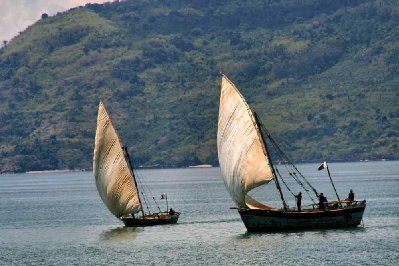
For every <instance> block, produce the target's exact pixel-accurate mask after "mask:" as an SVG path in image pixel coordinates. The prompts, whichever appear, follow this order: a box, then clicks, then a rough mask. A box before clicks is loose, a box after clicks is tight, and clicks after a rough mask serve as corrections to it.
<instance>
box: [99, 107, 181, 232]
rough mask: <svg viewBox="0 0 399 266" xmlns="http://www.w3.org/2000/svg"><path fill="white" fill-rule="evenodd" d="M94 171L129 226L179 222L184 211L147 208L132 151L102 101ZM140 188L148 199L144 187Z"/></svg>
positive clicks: (104, 194)
mask: <svg viewBox="0 0 399 266" xmlns="http://www.w3.org/2000/svg"><path fill="white" fill-rule="evenodd" d="M93 172H94V177H95V180H96V186H97V190H98V193H99V194H100V197H101V199H102V201H103V202H104V204H105V206H107V208H108V210H109V211H110V212H111V213H112V214H113V215H114V216H115V217H117V218H118V219H120V220H121V221H122V222H123V223H124V224H125V226H126V227H141V226H151V225H160V224H173V223H177V221H178V219H179V215H180V212H176V211H174V210H173V209H170V211H165V212H161V210H160V209H159V207H158V209H159V212H154V213H151V212H150V211H149V208H147V209H148V213H145V212H144V209H143V203H142V199H141V197H140V193H139V187H138V185H137V181H136V176H135V174H134V171H133V166H132V163H131V160H130V155H129V153H128V151H127V148H126V147H125V146H124V145H123V143H122V141H121V139H120V138H119V136H118V133H117V132H116V129H115V127H114V125H113V123H112V120H111V117H110V116H109V114H108V112H107V110H106V109H105V106H104V104H103V102H101V101H100V104H99V107H98V117H97V130H96V137H95V147H94V157H93ZM140 192H141V194H142V197H143V198H144V199H145V198H146V196H145V194H144V191H140ZM153 199H154V201H155V198H154V197H153ZM157 206H158V205H157ZM147 207H148V205H147ZM167 209H168V208H167ZM139 213H141V216H140V215H139ZM136 216H137V217H136Z"/></svg>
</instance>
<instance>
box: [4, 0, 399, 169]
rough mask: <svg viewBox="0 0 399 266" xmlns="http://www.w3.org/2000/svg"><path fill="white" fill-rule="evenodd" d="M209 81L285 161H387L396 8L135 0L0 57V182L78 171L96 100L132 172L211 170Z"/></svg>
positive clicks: (397, 69) (397, 136) (95, 11)
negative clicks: (230, 88)
mask: <svg viewBox="0 0 399 266" xmlns="http://www.w3.org/2000/svg"><path fill="white" fill-rule="evenodd" d="M188 2H189V3H188ZM220 72H223V73H225V74H226V75H227V76H228V77H229V78H230V79H231V80H232V81H233V82H235V84H236V85H237V87H238V88H240V90H241V92H242V94H243V95H244V96H245V97H246V98H247V100H248V102H249V104H250V105H251V106H252V107H253V109H254V110H255V111H256V112H257V113H258V114H259V116H260V118H261V120H262V121H263V123H264V124H265V125H266V126H267V127H268V128H269V131H270V132H271V133H272V134H273V135H274V137H275V138H276V139H277V140H278V141H280V142H281V144H282V147H283V148H284V149H285V150H286V152H287V153H288V155H289V156H290V157H291V158H292V159H293V160H295V161H321V160H330V161H342V160H348V161H351V160H363V159H369V160H378V159H399V152H398V151H399V149H398V141H399V107H398V106H399V105H398V99H399V4H398V2H397V1H394V0H392V1H389V0H385V1H384V0H381V1H377V0H375V1H360V0H358V1H356V0H353V1H347V0H345V1H343V0H336V1H322V0H319V1H316V0H303V1H297V0H280V1H274V0H273V1H265V0H262V1H260V0H249V1H236V0H229V1H224V0H220V1H206V0H191V1H183V0H167V1H161V0H158V1H156V0H153V1H150V0H147V1H146V0H135V1H123V2H119V3H108V4H105V5H98V4H92V5H86V6H85V7H82V8H76V9H73V10H70V11H68V12H65V13H62V14H61V13H60V14H57V15H56V16H53V17H49V18H46V19H41V20H39V21H38V22H37V23H35V24H34V25H33V26H31V27H29V28H28V29H27V30H25V31H24V32H23V33H21V34H20V35H19V36H17V37H15V38H14V39H13V40H12V41H11V42H10V43H9V44H8V45H7V46H6V47H4V48H2V49H1V50H0V99H1V101H0V172H21V171H31V170H49V169H90V168H91V165H92V153H93V145H94V135H95V127H96V119H97V108H98V103H99V100H100V99H102V100H103V101H104V102H105V103H106V105H107V109H108V110H109V112H110V114H111V116H112V117H113V120H114V122H115V124H116V127H117V129H118V131H119V133H120V135H121V137H122V139H123V141H124V142H125V144H126V145H127V146H128V147H129V149H130V151H131V154H132V157H133V161H134V164H135V165H136V166H147V167H183V166H188V165H194V164H202V163H209V164H213V165H217V163H218V160H217V149H216V130H217V116H218V101H219V90H220V75H219V73H220Z"/></svg>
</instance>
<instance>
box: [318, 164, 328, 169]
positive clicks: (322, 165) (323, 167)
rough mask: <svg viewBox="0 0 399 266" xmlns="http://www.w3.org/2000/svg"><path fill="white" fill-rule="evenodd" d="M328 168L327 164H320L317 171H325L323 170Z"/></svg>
mask: <svg viewBox="0 0 399 266" xmlns="http://www.w3.org/2000/svg"><path fill="white" fill-rule="evenodd" d="M327 167H328V166H327V162H324V163H322V164H320V166H319V168H317V170H319V171H320V170H323V169H325V168H327Z"/></svg>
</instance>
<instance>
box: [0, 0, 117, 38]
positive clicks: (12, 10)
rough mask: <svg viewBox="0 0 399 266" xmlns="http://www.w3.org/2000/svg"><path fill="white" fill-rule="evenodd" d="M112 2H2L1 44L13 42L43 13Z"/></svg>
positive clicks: (58, 0)
mask: <svg viewBox="0 0 399 266" xmlns="http://www.w3.org/2000/svg"><path fill="white" fill-rule="evenodd" d="M104 2H112V1H111V0H0V43H1V42H3V40H7V41H9V40H11V38H13V37H14V36H16V35H18V33H19V32H21V31H24V30H25V29H26V28H27V27H28V26H30V25H32V24H33V23H35V22H36V21H37V20H39V19H40V17H41V15H42V14H43V13H47V14H49V15H54V14H56V13H57V12H60V11H65V10H67V9H69V8H72V7H76V6H84V5H85V4H87V3H104Z"/></svg>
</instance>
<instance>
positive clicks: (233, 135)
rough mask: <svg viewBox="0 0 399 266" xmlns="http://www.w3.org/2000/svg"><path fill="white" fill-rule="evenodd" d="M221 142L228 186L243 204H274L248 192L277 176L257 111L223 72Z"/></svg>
mask: <svg viewBox="0 0 399 266" xmlns="http://www.w3.org/2000/svg"><path fill="white" fill-rule="evenodd" d="M217 146H218V156H219V164H220V169H221V171H222V175H223V177H224V181H225V184H226V187H227V190H228V191H229V192H230V195H231V197H232V198H233V200H234V202H235V203H236V205H237V206H238V207H239V208H251V209H258V208H261V209H266V208H270V207H268V206H266V205H264V204H262V203H260V202H258V201H256V200H255V199H253V198H251V197H249V195H247V192H249V191H250V190H252V189H254V188H256V187H258V186H260V185H263V184H265V183H268V182H269V181H271V180H272V179H273V173H272V169H271V166H270V164H269V160H268V158H267V155H266V154H265V151H264V148H263V146H264V143H263V140H262V137H261V136H260V132H259V128H258V126H257V125H256V123H255V119H254V114H253V113H252V111H251V109H250V108H249V106H248V104H247V103H246V101H245V99H244V98H243V96H242V95H241V94H240V92H239V91H238V90H237V88H236V87H235V86H234V84H233V83H232V82H231V81H230V80H229V79H228V78H227V77H226V76H224V75H223V76H222V88H221V94H220V106H219V122H218V133H217Z"/></svg>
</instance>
